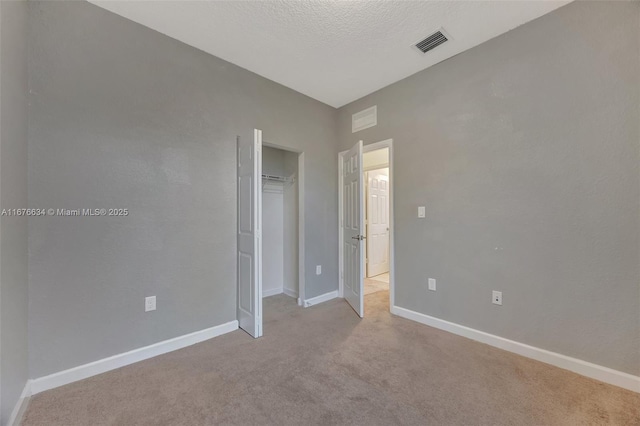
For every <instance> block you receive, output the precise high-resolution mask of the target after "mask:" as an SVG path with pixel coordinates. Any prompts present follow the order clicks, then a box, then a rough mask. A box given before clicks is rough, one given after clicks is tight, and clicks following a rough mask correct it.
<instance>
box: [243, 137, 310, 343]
mask: <svg viewBox="0 0 640 426" xmlns="http://www.w3.org/2000/svg"><path fill="white" fill-rule="evenodd" d="M236 143H237V149H238V151H237V161H238V170H237V178H238V210H237V212H238V222H237V223H238V245H237V249H238V252H237V254H238V257H237V267H238V271H237V278H238V281H237V305H236V314H237V319H238V326H239V327H240V328H241V329H243V330H244V331H246V332H247V333H249V334H250V335H251V336H253V337H255V338H258V337H261V336H262V331H263V330H262V325H263V315H262V308H263V303H262V299H263V270H264V268H266V271H267V272H266V273H267V288H266V289H264V290H266V292H265V294H264V296H274V295H277V294H286V295H287V297H291V298H292V300H295V298H296V296H297V302H298V305H302V303H303V301H304V300H305V299H304V297H305V279H304V276H305V271H304V256H305V251H304V227H305V223H304V200H305V197H304V152H296V151H295V150H292V149H288V148H286V147H283V146H278V145H275V144H272V143H265V144H264V145H265V146H263V140H262V130H259V129H254V131H253V138H243V137H240V136H238V137H237V138H236ZM265 148H266V149H267V150H268V151H267V154H266V155H267V158H268V159H267V164H266V165H265V171H264V173H263V170H262V169H263V160H262V157H263V150H264V149H265ZM270 148H275V150H274V151H273V152H272V151H271V150H270ZM278 151H281V152H278ZM272 157H274V158H276V160H275V161H271V160H273V158H272ZM265 195H266V197H267V201H266V203H267V206H266V207H267V217H266V218H263V210H264V206H263V197H264V196H265ZM272 195H273V197H272ZM263 219H266V220H267V224H266V225H265V226H263ZM267 228H268V229H267ZM265 237H266V240H267V242H266V244H267V246H266V247H263V239H265ZM265 252H266V253H267V259H266V262H265V261H264V259H263V256H264V253H265ZM294 303H295V302H294Z"/></svg>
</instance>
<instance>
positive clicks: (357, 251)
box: [341, 141, 364, 317]
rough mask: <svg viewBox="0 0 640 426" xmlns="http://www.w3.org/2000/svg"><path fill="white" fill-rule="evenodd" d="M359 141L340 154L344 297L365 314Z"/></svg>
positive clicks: (362, 188)
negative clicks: (342, 155)
mask: <svg viewBox="0 0 640 426" xmlns="http://www.w3.org/2000/svg"><path fill="white" fill-rule="evenodd" d="M362 174H363V173H362V141H360V142H358V143H357V144H356V145H355V146H354V147H353V148H351V149H350V150H349V151H348V152H347V153H346V154H345V155H344V157H343V188H342V189H343V196H344V205H343V209H342V214H343V217H342V223H343V233H342V235H343V238H342V241H341V243H342V247H343V248H344V249H343V256H344V259H343V270H344V298H345V299H346V300H347V302H349V304H350V305H351V307H352V308H353V309H354V310H355V311H356V313H357V314H358V315H359V316H360V317H363V316H364V295H363V292H364V250H363V244H362V242H363V240H364V236H363V235H362V234H363V233H364V180H363V176H362Z"/></svg>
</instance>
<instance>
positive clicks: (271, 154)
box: [262, 146, 285, 176]
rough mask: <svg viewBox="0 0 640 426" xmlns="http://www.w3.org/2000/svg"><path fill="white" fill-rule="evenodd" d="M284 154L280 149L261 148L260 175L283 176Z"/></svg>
mask: <svg viewBox="0 0 640 426" xmlns="http://www.w3.org/2000/svg"><path fill="white" fill-rule="evenodd" d="M284 153H285V151H283V150H281V149H276V148H271V147H268V146H265V147H263V148H262V173H265V174H269V175H276V176H284Z"/></svg>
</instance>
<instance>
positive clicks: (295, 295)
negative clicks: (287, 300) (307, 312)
mask: <svg viewBox="0 0 640 426" xmlns="http://www.w3.org/2000/svg"><path fill="white" fill-rule="evenodd" d="M284 294H286V295H287V296H289V297H293V298H295V299H297V298H298V292H297V291H295V290H289V289H288V288H285V289H284Z"/></svg>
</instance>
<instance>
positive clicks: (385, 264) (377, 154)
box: [338, 139, 395, 317]
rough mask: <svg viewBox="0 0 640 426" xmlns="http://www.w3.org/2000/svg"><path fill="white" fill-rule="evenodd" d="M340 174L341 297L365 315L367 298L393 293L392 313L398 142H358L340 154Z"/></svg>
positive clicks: (390, 302) (339, 249) (359, 313)
mask: <svg viewBox="0 0 640 426" xmlns="http://www.w3.org/2000/svg"><path fill="white" fill-rule="evenodd" d="M338 171H339V176H338V182H339V192H340V195H339V207H338V210H339V211H338V214H339V218H340V223H339V229H338V231H339V246H338V253H339V254H338V256H339V257H338V258H339V267H340V284H339V295H340V297H344V299H345V300H346V301H347V302H348V303H349V305H351V307H352V308H353V309H354V310H355V311H356V313H357V314H358V315H359V316H360V317H364V310H365V304H367V303H366V299H367V298H371V297H374V298H379V296H380V292H388V293H387V294H388V300H389V310H391V307H392V306H393V305H394V298H395V297H394V293H395V292H394V289H395V283H394V277H395V274H394V269H395V268H394V244H393V241H394V238H393V235H394V233H393V140H392V139H388V140H384V141H381V142H376V143H373V144H368V145H363V142H362V141H360V142H358V143H357V144H356V145H354V146H353V147H352V148H351V149H350V150H348V151H344V152H341V153H340V154H339V156H338ZM365 296H366V297H365ZM373 300H374V299H372V301H373ZM378 302H379V300H378Z"/></svg>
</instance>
